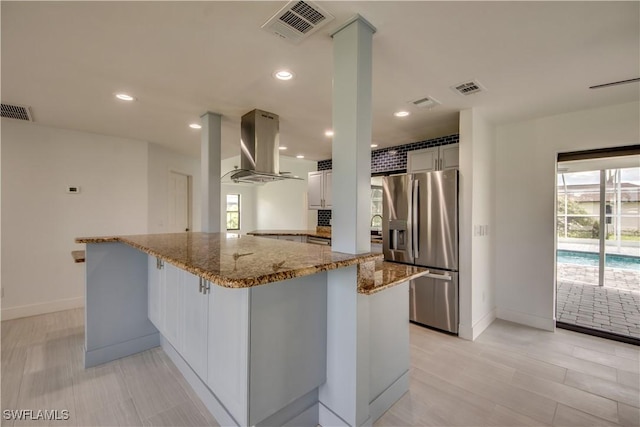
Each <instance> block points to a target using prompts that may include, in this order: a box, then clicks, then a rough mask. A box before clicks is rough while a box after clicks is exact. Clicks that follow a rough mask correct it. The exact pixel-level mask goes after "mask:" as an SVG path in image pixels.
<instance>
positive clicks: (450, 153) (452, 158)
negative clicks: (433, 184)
mask: <svg viewBox="0 0 640 427" xmlns="http://www.w3.org/2000/svg"><path fill="white" fill-rule="evenodd" d="M459 151H460V144H449V145H442V146H441V147H440V170H443V171H445V170H448V169H457V168H458V166H460V154H459Z"/></svg>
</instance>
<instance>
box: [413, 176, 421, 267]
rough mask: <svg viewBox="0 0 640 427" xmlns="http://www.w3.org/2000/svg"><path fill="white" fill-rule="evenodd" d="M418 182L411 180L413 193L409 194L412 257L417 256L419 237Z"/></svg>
mask: <svg viewBox="0 0 640 427" xmlns="http://www.w3.org/2000/svg"><path fill="white" fill-rule="evenodd" d="M419 184H420V181H418V180H415V181H413V194H412V195H411V210H412V212H411V232H412V236H411V237H412V239H411V240H412V241H413V258H414V259H416V258H419V257H420V255H419V250H420V247H419V241H420V240H419V239H420V236H419V235H418V224H419V223H420V217H419V215H420V211H419V203H418V202H419V201H418V194H420V193H419Z"/></svg>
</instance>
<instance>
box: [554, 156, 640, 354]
mask: <svg viewBox="0 0 640 427" xmlns="http://www.w3.org/2000/svg"><path fill="white" fill-rule="evenodd" d="M626 148H629V147H626ZM631 148H633V147H631ZM572 154H580V153H572ZM594 154H595V155H590V156H584V155H583V156H579V155H578V156H575V155H574V156H571V155H564V156H563V155H559V156H558V169H557V191H556V196H557V217H556V232H557V233H556V236H557V237H556V239H557V240H556V249H557V252H556V278H557V281H556V290H557V295H556V296H557V298H556V303H557V304H556V319H557V326H558V327H565V328H568V329H574V330H581V331H583V332H587V333H593V334H594V335H600V336H606V337H608V338H612V339H619V340H621V341H628V342H635V343H640V198H639V196H640V150H639V149H638V147H637V146H636V148H635V150H627V151H624V152H617V151H615V150H613V151H612V152H611V153H607V152H598V153H594Z"/></svg>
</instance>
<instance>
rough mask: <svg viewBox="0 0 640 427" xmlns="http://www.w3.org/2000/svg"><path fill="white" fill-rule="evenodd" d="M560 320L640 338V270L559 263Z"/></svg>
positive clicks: (558, 297)
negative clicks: (600, 277)
mask: <svg viewBox="0 0 640 427" xmlns="http://www.w3.org/2000/svg"><path fill="white" fill-rule="evenodd" d="M557 277H558V279H557V283H558V287H557V292H558V293H557V312H556V314H557V316H556V317H557V319H558V321H560V322H565V323H570V324H573V325H578V326H584V327H587V328H592V329H597V330H601V331H606V332H613V333H616V334H620V335H625V336H629V337H633V338H637V339H640V271H634V270H626V269H615V268H607V269H605V286H604V287H600V286H598V269H597V268H596V267H589V266H582V265H573V264H558V268H557Z"/></svg>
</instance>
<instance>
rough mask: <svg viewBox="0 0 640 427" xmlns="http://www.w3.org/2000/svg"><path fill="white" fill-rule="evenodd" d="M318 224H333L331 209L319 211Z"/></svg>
mask: <svg viewBox="0 0 640 427" xmlns="http://www.w3.org/2000/svg"><path fill="white" fill-rule="evenodd" d="M318 225H319V226H320V227H329V226H330V225H331V211H330V210H323V211H318Z"/></svg>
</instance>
